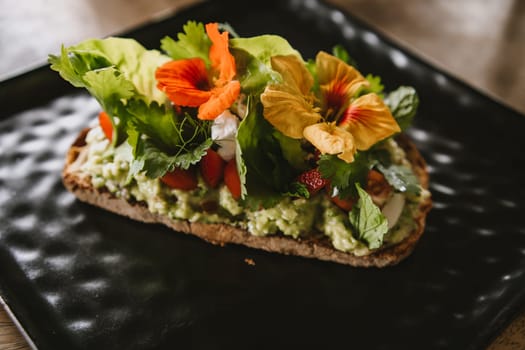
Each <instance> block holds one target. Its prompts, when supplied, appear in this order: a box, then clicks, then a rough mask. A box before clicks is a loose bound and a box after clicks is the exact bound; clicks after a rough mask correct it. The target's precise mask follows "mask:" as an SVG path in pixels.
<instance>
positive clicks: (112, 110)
mask: <svg viewBox="0 0 525 350" xmlns="http://www.w3.org/2000/svg"><path fill="white" fill-rule="evenodd" d="M168 60H169V57H167V56H164V55H162V54H161V53H160V52H159V51H156V50H146V49H145V48H144V47H143V46H142V45H140V44H139V43H137V42H136V41H135V40H132V39H123V38H107V39H92V40H87V41H84V42H82V43H80V44H78V45H75V46H71V47H69V48H65V47H64V46H62V48H61V52H60V55H59V56H54V55H50V56H49V62H50V63H51V69H53V70H55V71H57V72H58V73H59V74H60V76H61V77H62V78H64V79H65V80H67V81H69V82H70V83H71V84H72V85H73V86H75V87H79V88H86V89H87V90H88V92H89V93H90V94H91V95H92V96H93V97H95V99H96V100H97V101H98V102H99V103H100V105H101V106H102V109H103V110H104V111H106V112H107V113H108V114H109V115H110V117H111V121H112V123H113V128H114V130H115V131H116V136H117V137H115V138H114V143H115V144H120V143H122V142H123V141H124V140H125V139H126V138H127V136H128V135H127V127H128V120H127V118H126V117H127V115H128V113H126V111H127V110H129V109H130V108H131V107H129V106H127V101H128V100H130V99H136V100H144V101H145V103H148V104H149V103H151V102H156V103H158V104H165V103H168V100H167V97H166V96H165V94H164V93H163V92H161V91H160V90H158V89H157V86H156V81H155V70H156V69H157V67H158V66H160V65H161V64H163V63H164V62H166V61H168ZM117 117H118V122H117V119H116V118H117Z"/></svg>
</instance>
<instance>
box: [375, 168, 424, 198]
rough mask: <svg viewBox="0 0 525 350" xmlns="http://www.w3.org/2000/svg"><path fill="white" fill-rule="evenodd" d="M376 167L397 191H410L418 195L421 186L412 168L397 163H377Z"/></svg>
mask: <svg viewBox="0 0 525 350" xmlns="http://www.w3.org/2000/svg"><path fill="white" fill-rule="evenodd" d="M376 168H377V170H379V171H380V172H381V173H382V174H383V175H384V176H385V178H386V180H387V181H388V183H389V184H390V185H392V187H394V189H396V190H397V191H399V192H407V193H412V194H415V195H418V196H419V194H420V192H421V188H420V186H419V181H418V179H417V177H416V175H415V174H414V172H413V171H412V169H410V168H408V167H406V166H403V165H397V164H390V165H389V166H384V165H383V164H377V165H376Z"/></svg>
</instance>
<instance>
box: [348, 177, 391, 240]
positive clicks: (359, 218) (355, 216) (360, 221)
mask: <svg viewBox="0 0 525 350" xmlns="http://www.w3.org/2000/svg"><path fill="white" fill-rule="evenodd" d="M355 188H356V189H357V193H358V195H359V199H358V200H357V203H356V204H355V205H354V207H353V208H352V210H351V211H350V213H349V214H348V218H349V220H350V224H351V225H352V227H353V228H354V230H355V232H354V233H355V234H356V236H357V239H359V240H361V241H363V242H365V243H366V244H367V246H368V248H370V249H377V248H379V247H381V245H382V244H383V237H384V236H385V234H386V233H387V232H388V221H387V219H386V217H385V216H384V215H383V214H382V213H381V210H380V209H379V208H378V207H377V206H376V205H375V204H374V202H372V198H370V195H369V194H368V193H367V192H366V191H365V190H363V188H362V187H361V185H359V183H356V184H355Z"/></svg>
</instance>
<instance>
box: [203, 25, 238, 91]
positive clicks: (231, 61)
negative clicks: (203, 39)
mask: <svg viewBox="0 0 525 350" xmlns="http://www.w3.org/2000/svg"><path fill="white" fill-rule="evenodd" d="M206 33H207V34H208V37H209V38H210V40H211V43H212V45H211V47H210V52H209V56H210V61H211V65H212V68H213V69H214V70H215V71H216V72H218V73H219V75H218V80H217V81H216V82H215V85H223V84H226V83H227V82H229V81H230V80H232V79H233V78H234V77H235V74H236V68H235V58H234V57H233V55H232V54H231V53H230V50H229V49H228V32H222V33H219V25H218V24H217V23H208V24H206Z"/></svg>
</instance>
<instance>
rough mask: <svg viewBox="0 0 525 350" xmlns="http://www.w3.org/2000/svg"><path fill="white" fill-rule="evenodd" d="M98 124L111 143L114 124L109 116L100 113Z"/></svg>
mask: <svg viewBox="0 0 525 350" xmlns="http://www.w3.org/2000/svg"><path fill="white" fill-rule="evenodd" d="M98 123H99V124H100V127H101V128H102V131H103V132H104V135H106V138H107V139H108V140H109V142H111V141H112V140H113V124H112V123H111V119H110V118H109V115H108V114H107V113H106V112H104V111H102V112H100V113H99V114H98Z"/></svg>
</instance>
